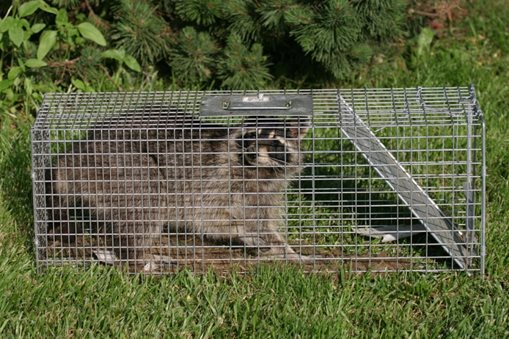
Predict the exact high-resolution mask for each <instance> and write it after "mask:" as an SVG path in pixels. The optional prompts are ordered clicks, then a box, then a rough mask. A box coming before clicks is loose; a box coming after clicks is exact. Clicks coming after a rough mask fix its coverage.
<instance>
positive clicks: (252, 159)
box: [236, 121, 309, 171]
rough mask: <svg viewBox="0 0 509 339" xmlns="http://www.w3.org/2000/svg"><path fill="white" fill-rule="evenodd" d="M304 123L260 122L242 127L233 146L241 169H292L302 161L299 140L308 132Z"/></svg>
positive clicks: (306, 124)
mask: <svg viewBox="0 0 509 339" xmlns="http://www.w3.org/2000/svg"><path fill="white" fill-rule="evenodd" d="M308 127H309V126H308V122H306V123H298V124H297V123H295V122H292V123H288V122H287V123H285V122H283V121H263V122H258V123H256V124H252V123H250V124H246V125H244V126H243V127H242V130H241V134H240V136H239V137H238V138H237V140H236V143H237V147H238V149H239V157H240V160H241V163H242V165H243V166H247V167H250V168H272V169H274V170H290V171H292V169H296V168H297V167H298V165H300V164H301V162H302V152H301V147H300V144H301V140H302V138H304V136H305V134H306V132H307V130H308Z"/></svg>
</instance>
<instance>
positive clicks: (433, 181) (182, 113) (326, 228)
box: [32, 87, 485, 274]
mask: <svg viewBox="0 0 509 339" xmlns="http://www.w3.org/2000/svg"><path fill="white" fill-rule="evenodd" d="M484 157H485V145H484V122H483V119H482V113H481V111H480V109H479V107H478V104H477V101H476V99H475V93H474V90H473V88H468V87H445V88H420V87H419V88H413V89H409V88H407V89H348V90H337V89H330V90H299V91H289V90H286V91H273V90H267V91H179V92H149V93H147V92H139V93H67V94H64V93H52V94H47V95H46V96H45V99H44V102H43V104H42V106H41V108H40V110H39V112H38V116H37V119H36V122H35V124H34V126H33V129H32V163H33V188H34V190H33V192H34V214H35V241H36V253H37V264H38V267H39V268H40V269H42V268H44V267H47V266H49V265H62V264H73V265H90V264H92V263H97V264H104V265H117V266H119V267H122V268H124V269H126V270H128V271H130V272H140V271H141V272H146V273H150V274H162V273H169V272H174V271H177V270H181V269H184V268H187V269H191V270H193V271H194V272H204V271H206V270H209V269H214V270H217V271H221V272H226V271H229V270H231V269H233V268H235V269H237V270H241V271H247V270H249V269H250V268H251V267H253V266H256V265H258V264H261V263H264V264H265V263H274V262H283V263H287V264H295V265H301V266H302V267H303V269H304V270H306V271H331V272H334V271H337V270H338V269H340V268H346V269H349V270H352V271H356V272H358V271H368V270H369V271H383V272H386V271H424V272H440V271H449V270H463V271H468V272H480V273H481V274H482V273H483V272H484V253H485V250H484V230H485V215H484V208H485V188H484V187H485V165H484V161H485V159H484Z"/></svg>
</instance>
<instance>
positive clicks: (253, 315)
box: [0, 0, 509, 338]
mask: <svg viewBox="0 0 509 339" xmlns="http://www.w3.org/2000/svg"><path fill="white" fill-rule="evenodd" d="M468 9H469V14H468V16H467V17H466V18H464V19H463V20H462V22H461V23H458V24H457V26H455V29H454V30H451V32H446V33H445V34H444V35H443V36H442V37H441V38H435V39H434V40H433V41H431V43H428V41H427V40H426V39H423V37H422V36H421V39H419V37H416V38H415V39H414V40H413V41H411V42H410V43H409V44H408V45H406V46H404V47H402V48H405V49H406V51H405V53H404V54H403V55H404V57H401V58H396V59H391V61H390V62H384V63H380V64H377V65H374V66H373V67H366V68H365V69H362V70H360V71H359V72H358V74H357V76H356V77H355V78H352V79H351V80H350V81H349V82H348V83H341V84H332V85H334V86H338V87H363V86H367V87H415V86H457V85H468V84H470V83H472V84H474V85H475V87H476V90H477V95H478V100H479V102H480V104H481V107H482V109H483V112H484V116H485V118H486V125H487V167H488V185H487V194H488V207H487V240H486V244H487V260H486V267H487V272H486V275H485V276H484V277H480V276H478V275H472V276H468V275H466V274H462V273H440V274H421V273H392V274H349V273H348V272H347V271H340V272H338V273H337V274H333V275H318V274H317V275H306V274H303V273H302V272H300V271H299V270H298V269H296V268H292V267H279V266H277V267H276V266H263V267H259V268H257V269H256V270H255V271H253V273H252V274H249V275H241V274H236V273H235V272H233V273H232V274H231V275H229V276H226V277H219V276H217V275H215V274H212V273H210V274H204V275H193V274H190V273H188V272H181V273H178V274H176V275H172V276H167V277H163V278H158V277H144V276H129V275H126V274H124V273H121V272H118V271H116V270H113V269H108V268H105V267H100V266H97V267H92V268H90V269H87V270H83V269H74V268H71V267H66V268H55V269H50V270H49V271H47V272H46V273H44V274H42V275H41V274H38V273H37V272H36V267H35V259H34V249H33V243H32V235H33V232H32V227H33V226H32V211H31V196H30V192H31V190H30V185H31V182H30V139H29V133H28V129H29V127H30V124H31V122H32V118H30V117H25V116H23V115H19V116H17V117H16V119H15V120H13V121H14V122H13V123H12V124H2V130H1V131H0V178H1V181H0V185H1V186H0V334H1V336H2V337H11V336H12V337H14V336H27V337H83V336H89V337H135V336H149V337H153V336H168V337H198V336H203V337H223V336H224V337H244V336H254V337H268V336H271V337H285V336H288V337H290V336H291V337H309V336H323V337H340V336H359V337H378V336H383V337H410V336H412V337H439V336H450V337H471V336H472V337H493V338H502V337H508V336H509V293H508V289H509V245H508V244H509V231H508V229H507V220H509V183H508V182H509V181H508V177H509V109H508V107H509V7H508V6H507V5H506V4H505V1H502V0H499V1H488V0H485V1H475V2H471V3H470V4H469V5H468ZM327 85H330V84H327ZM324 87H325V85H324Z"/></svg>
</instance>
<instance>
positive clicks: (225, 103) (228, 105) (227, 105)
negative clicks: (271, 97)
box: [223, 100, 292, 111]
mask: <svg viewBox="0 0 509 339" xmlns="http://www.w3.org/2000/svg"><path fill="white" fill-rule="evenodd" d="M291 108H292V101H291V100H288V101H287V102H286V105H285V106H272V107H271V106H261V107H254V106H237V107H234V106H232V103H231V101H223V109H224V110H229V111H249V110H254V109H256V110H260V111H271V110H289V109H291Z"/></svg>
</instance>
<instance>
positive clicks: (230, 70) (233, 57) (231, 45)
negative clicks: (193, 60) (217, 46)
mask: <svg viewBox="0 0 509 339" xmlns="http://www.w3.org/2000/svg"><path fill="white" fill-rule="evenodd" d="M224 56H225V57H224V58H222V59H221V60H220V62H219V69H218V76H219V78H220V79H221V81H222V82H221V87H222V88H242V89H259V88H265V87H267V85H268V82H269V80H271V78H272V76H271V75H270V73H269V71H268V66H269V64H268V62H267V57H266V56H264V55H263V48H262V45H260V44H258V43H255V44H253V45H252V46H251V47H250V48H249V47H248V46H246V44H245V43H243V41H242V38H241V37H240V36H239V35H238V34H232V35H231V36H230V37H229V38H228V42H227V45H226V48H225V51H224Z"/></svg>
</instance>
